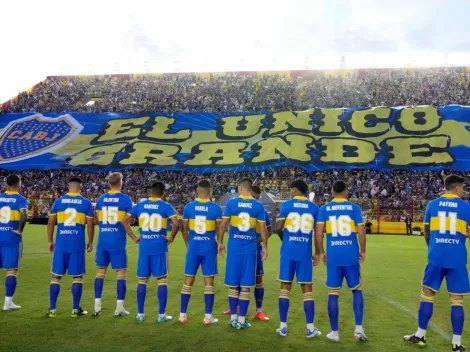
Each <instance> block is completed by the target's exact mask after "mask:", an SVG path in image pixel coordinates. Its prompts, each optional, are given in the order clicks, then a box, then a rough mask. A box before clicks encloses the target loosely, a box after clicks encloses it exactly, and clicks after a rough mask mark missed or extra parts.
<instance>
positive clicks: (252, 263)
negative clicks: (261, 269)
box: [238, 252, 256, 329]
mask: <svg viewBox="0 0 470 352" xmlns="http://www.w3.org/2000/svg"><path fill="white" fill-rule="evenodd" d="M240 257H241V258H240V259H239V260H240V261H241V263H240V264H241V267H242V272H241V277H240V287H241V291H240V298H239V301H238V305H239V306H240V313H239V314H238V323H239V324H240V328H241V329H247V328H249V327H251V324H250V323H248V322H247V321H246V315H247V313H248V307H249V306H250V296H251V295H250V290H251V288H252V287H255V286H256V252H255V253H252V254H245V255H241V256H240Z"/></svg>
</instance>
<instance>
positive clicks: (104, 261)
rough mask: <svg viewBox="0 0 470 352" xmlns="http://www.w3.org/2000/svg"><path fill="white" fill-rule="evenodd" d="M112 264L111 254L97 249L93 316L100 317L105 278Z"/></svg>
mask: <svg viewBox="0 0 470 352" xmlns="http://www.w3.org/2000/svg"><path fill="white" fill-rule="evenodd" d="M109 262H110V258H109V252H108V251H104V250H102V249H100V248H97V249H96V256H95V264H96V267H97V269H96V276H95V282H94V289H95V306H94V308H93V315H94V316H98V315H100V314H101V296H102V294H103V286H104V277H105V276H106V271H107V269H108V265H109Z"/></svg>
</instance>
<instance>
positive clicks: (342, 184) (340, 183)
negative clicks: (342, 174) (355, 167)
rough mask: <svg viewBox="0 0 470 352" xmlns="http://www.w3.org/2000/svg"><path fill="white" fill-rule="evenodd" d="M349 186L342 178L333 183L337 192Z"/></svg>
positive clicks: (334, 190)
mask: <svg viewBox="0 0 470 352" xmlns="http://www.w3.org/2000/svg"><path fill="white" fill-rule="evenodd" d="M347 188H348V186H347V185H346V182H344V181H342V180H338V181H335V182H334V183H333V192H335V193H343V192H344V191H345V190H346V189H347Z"/></svg>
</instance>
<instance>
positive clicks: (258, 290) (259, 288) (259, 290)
mask: <svg viewBox="0 0 470 352" xmlns="http://www.w3.org/2000/svg"><path fill="white" fill-rule="evenodd" d="M263 299H264V287H263V284H256V287H255V302H256V309H261V308H262V307H263Z"/></svg>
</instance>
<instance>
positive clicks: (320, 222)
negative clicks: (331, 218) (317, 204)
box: [313, 207, 326, 266]
mask: <svg viewBox="0 0 470 352" xmlns="http://www.w3.org/2000/svg"><path fill="white" fill-rule="evenodd" d="M325 218H326V216H325V208H323V207H321V208H320V211H319V212H318V218H317V221H316V226H315V241H314V242H315V254H314V256H313V265H315V266H316V265H318V264H320V258H322V261H323V263H326V256H325V247H323V232H324V231H325Z"/></svg>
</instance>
